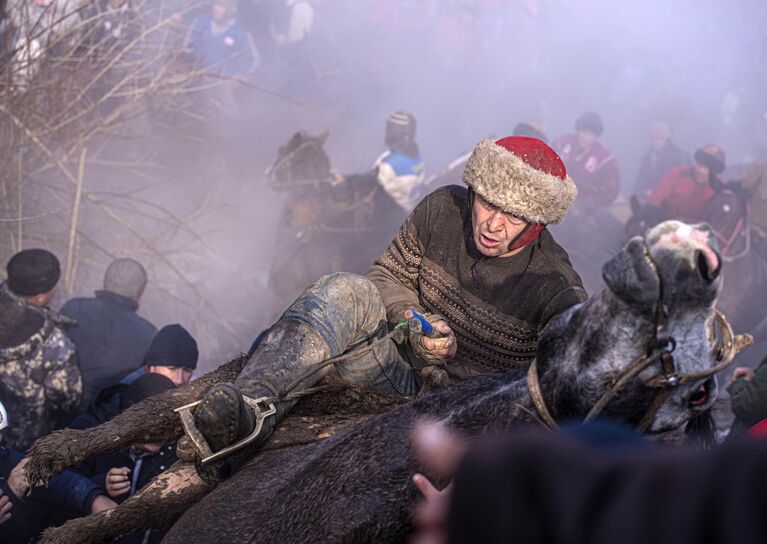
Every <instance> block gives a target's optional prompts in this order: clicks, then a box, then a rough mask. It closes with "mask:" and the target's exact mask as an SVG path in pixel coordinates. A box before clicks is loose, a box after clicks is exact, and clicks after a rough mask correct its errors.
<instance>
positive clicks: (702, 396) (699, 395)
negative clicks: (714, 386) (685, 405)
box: [690, 385, 708, 406]
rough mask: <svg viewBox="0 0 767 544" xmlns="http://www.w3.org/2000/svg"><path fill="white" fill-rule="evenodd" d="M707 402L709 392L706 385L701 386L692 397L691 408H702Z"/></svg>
mask: <svg viewBox="0 0 767 544" xmlns="http://www.w3.org/2000/svg"><path fill="white" fill-rule="evenodd" d="M707 400H708V391H706V386H705V385H701V386H700V387H699V388H698V390H697V391H696V392H695V393H693V394H692V396H691V397H690V406H700V405H701V404H705V403H706V401H707Z"/></svg>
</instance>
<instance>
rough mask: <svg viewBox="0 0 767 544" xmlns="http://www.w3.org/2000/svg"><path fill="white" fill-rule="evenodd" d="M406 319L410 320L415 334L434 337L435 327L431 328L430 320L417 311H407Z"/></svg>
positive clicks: (410, 325) (409, 324) (411, 328)
mask: <svg viewBox="0 0 767 544" xmlns="http://www.w3.org/2000/svg"><path fill="white" fill-rule="evenodd" d="M405 318H406V319H407V320H408V326H409V327H410V330H412V331H413V332H414V333H416V334H425V335H426V336H433V335H434V332H435V331H434V327H432V326H431V323H429V320H428V319H426V318H425V317H424V316H422V315H421V314H419V313H418V312H416V311H415V310H407V311H406V312H405Z"/></svg>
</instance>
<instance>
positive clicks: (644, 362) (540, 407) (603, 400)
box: [527, 248, 753, 432]
mask: <svg viewBox="0 0 767 544" xmlns="http://www.w3.org/2000/svg"><path fill="white" fill-rule="evenodd" d="M645 257H646V258H647V259H648V260H649V262H650V263H651V264H652V266H653V268H654V270H655V273H656V274H657V277H658V280H659V281H660V274H659V273H658V267H657V264H656V263H655V262H654V261H653V260H652V259H651V258H650V255H649V252H648V251H647V250H646V248H645ZM655 314H656V315H655V331H656V332H655V341H654V344H653V347H652V348H651V349H650V350H649V353H648V354H647V355H644V356H640V357H637V358H635V359H634V360H633V361H632V363H631V364H630V365H629V366H627V367H626V368H625V369H624V370H623V371H622V372H621V373H620V374H618V376H616V378H615V379H614V380H613V382H612V385H611V386H610V388H609V389H608V390H607V391H605V393H604V394H603V395H602V397H600V399H599V400H598V401H597V402H596V403H595V404H594V406H593V407H592V408H591V410H590V411H589V413H588V414H587V415H586V417H585V418H584V421H589V420H591V419H594V418H595V417H597V416H599V414H601V413H602V411H603V410H604V409H605V407H606V406H607V404H608V403H609V402H610V401H611V400H612V399H613V398H615V396H616V395H617V394H618V393H620V392H621V390H623V388H624V387H625V386H626V384H627V383H628V382H629V381H631V380H632V379H633V378H635V377H636V376H637V375H638V374H640V373H641V372H642V371H643V370H644V369H646V368H648V367H649V366H652V365H654V364H656V363H660V364H661V368H662V371H661V373H660V374H658V375H656V376H654V377H653V378H650V379H649V380H648V381H647V382H645V385H646V386H647V387H650V388H653V389H658V390H659V391H658V392H657V394H656V395H655V398H654V399H653V402H652V404H651V405H650V406H649V407H648V409H647V412H645V415H644V417H642V420H641V421H640V422H639V425H638V426H637V430H638V431H639V432H644V431H645V430H646V429H647V428H648V427H649V426H650V424H651V423H652V421H653V419H654V418H655V415H656V414H657V413H658V410H660V407H661V406H663V403H664V402H666V400H667V399H668V397H669V396H670V395H671V393H672V392H673V390H674V389H675V388H676V387H678V386H680V385H684V384H688V383H692V382H696V381H699V380H702V379H705V378H709V377H710V376H713V375H714V374H716V373H718V372H720V371H722V370H724V369H725V368H727V366H729V364H730V363H731V362H732V360H733V358H734V357H735V355H736V354H737V353H738V352H739V351H740V350H741V349H743V347H745V346H747V345H749V344H750V343H751V341H753V339H752V338H750V337H749V335H743V336H735V334H734V333H733V331H732V326H731V325H730V323H729V322H728V321H727V318H726V317H725V315H724V314H723V313H722V312H721V311H719V310H718V309H716V308H715V309H714V322H715V324H716V325H717V326H718V328H719V332H720V335H721V339H720V342H719V345H718V346H717V347H716V354H715V358H716V361H717V364H716V365H715V366H713V367H712V368H710V369H708V370H703V371H701V372H690V373H679V372H677V371H676V367H675V365H674V355H673V353H674V350H675V348H676V340H675V339H674V338H673V337H672V336H666V335H664V334H663V332H664V331H665V329H666V320H667V318H668V309H667V308H666V306H665V305H664V304H663V290H662V283H661V290H660V293H659V296H658V302H657V303H656V312H655ZM527 387H528V390H529V393H530V398H531V400H532V401H533V405H534V406H535V409H536V410H537V412H538V415H539V416H540V418H541V419H542V420H543V423H544V424H545V425H546V426H547V427H548V428H549V429H551V430H555V429H557V428H558V425H557V422H556V420H555V419H554V418H553V417H552V415H551V412H550V411H549V409H548V406H547V405H546V401H545V400H544V398H543V392H542V390H541V384H540V379H539V376H538V367H537V364H536V360H533V362H532V364H531V365H530V368H529V369H528V372H527Z"/></svg>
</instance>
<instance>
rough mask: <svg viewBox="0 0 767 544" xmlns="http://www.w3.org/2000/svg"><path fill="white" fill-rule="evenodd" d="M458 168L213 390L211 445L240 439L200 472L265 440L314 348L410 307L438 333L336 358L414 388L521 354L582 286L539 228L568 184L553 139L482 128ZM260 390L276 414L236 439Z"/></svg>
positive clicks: (566, 201) (353, 343)
mask: <svg viewBox="0 0 767 544" xmlns="http://www.w3.org/2000/svg"><path fill="white" fill-rule="evenodd" d="M463 179H464V181H465V183H466V184H467V185H468V189H467V188H465V187H458V186H448V187H444V188H441V189H438V190H436V191H434V192H433V193H431V194H430V195H428V196H426V198H424V200H422V201H421V202H420V204H418V205H417V206H416V208H415V210H414V211H413V212H412V214H411V215H410V216H409V217H408V219H407V220H406V221H405V223H404V224H403V225H402V227H401V228H400V231H399V234H398V235H397V236H396V238H395V239H394V241H393V242H392V243H391V244H390V245H389V247H388V249H387V250H386V251H385V252H384V254H383V255H381V256H380V257H379V258H378V260H376V262H375V264H374V265H373V267H372V268H371V269H370V271H369V272H368V274H367V277H362V276H357V275H354V274H348V273H337V274H332V275H329V276H325V277H323V278H320V279H319V280H318V281H317V282H316V283H315V284H314V285H312V286H310V287H309V288H308V289H307V290H306V291H305V292H304V293H303V294H302V295H301V296H300V297H299V298H298V299H297V300H296V301H295V302H294V303H293V304H292V305H291V306H290V307H289V308H288V309H287V311H286V312H285V313H284V314H283V315H282V317H281V318H280V320H279V321H277V323H275V324H274V326H272V328H271V330H270V331H269V333H268V334H267V335H266V336H265V337H264V338H263V340H262V341H261V343H260V344H259V345H258V347H257V348H256V350H255V352H254V353H253V355H252V357H251V358H250V361H249V363H248V364H247V365H246V367H245V368H244V369H243V371H242V373H241V374H240V376H239V377H238V378H237V380H236V381H235V383H234V384H219V385H216V386H214V387H213V388H211V389H210V391H209V392H208V393H207V394H206V396H205V398H204V399H203V401H202V402H201V404H200V405H198V407H197V408H196V411H195V413H194V417H195V425H196V427H197V429H198V430H199V431H200V432H201V433H202V435H203V436H204V438H205V440H206V441H207V443H208V446H209V448H210V450H211V451H213V452H216V451H220V450H222V449H223V448H226V447H229V446H232V445H233V444H237V448H240V446H243V447H242V448H240V449H239V451H238V452H237V453H234V454H233V455H230V456H229V457H226V458H225V459H223V460H222V461H218V462H216V463H209V464H208V465H207V466H205V467H204V468H203V470H201V471H200V472H201V475H202V476H203V478H205V479H206V480H207V481H209V482H215V481H217V480H219V479H220V478H223V477H226V476H228V475H229V474H230V473H231V471H232V470H234V469H236V468H237V466H238V465H239V464H240V463H241V462H243V461H244V460H245V459H246V458H247V457H248V456H249V455H250V453H252V451H253V448H255V447H257V446H258V445H259V444H261V443H263V441H264V440H265V439H266V437H267V436H269V434H270V433H271V431H272V430H273V428H274V426H275V424H276V423H277V422H278V421H279V420H280V419H282V418H283V417H284V415H285V413H286V412H287V411H288V410H289V409H290V408H291V407H292V405H293V404H294V403H295V400H287V399H285V396H286V395H287V394H289V393H295V392H299V391H303V390H305V389H306V388H308V387H311V386H312V385H314V384H315V383H316V382H317V381H318V380H320V379H321V378H322V376H323V375H324V374H326V373H327V372H329V371H330V367H329V366H325V367H321V366H320V364H321V363H322V362H323V361H325V360H326V359H329V358H331V357H335V356H338V355H340V354H342V353H346V352H348V351H350V350H353V349H355V348H358V347H359V346H364V345H368V344H369V343H370V342H371V341H375V340H376V339H380V338H382V337H384V336H385V335H387V333H388V332H389V331H390V330H392V328H393V327H395V326H397V324H398V323H400V322H401V321H403V320H404V319H406V315H408V314H407V312H408V311H409V310H414V311H416V312H418V313H420V314H423V315H424V316H425V317H426V319H427V320H428V321H429V322H430V324H431V325H432V326H433V328H434V330H435V331H437V332H438V334H437V335H436V336H427V335H423V334H420V333H417V332H415V331H413V330H411V331H410V332H409V343H408V345H406V346H404V347H403V346H398V345H397V344H395V343H394V341H392V340H389V339H386V340H385V341H382V342H380V343H378V344H377V345H376V346H375V347H374V348H371V349H368V350H363V351H357V352H356V353H354V354H353V355H351V356H350V357H348V358H347V359H345V360H344V361H342V362H337V363H336V364H335V365H334V366H333V368H334V369H335V371H336V372H337V373H338V374H339V375H340V376H341V377H342V378H344V379H346V380H349V381H352V382H357V383H366V384H371V385H373V386H375V387H377V388H379V389H381V390H384V391H388V392H391V393H396V394H400V395H403V396H413V395H415V394H416V393H418V390H419V387H420V386H421V379H422V378H421V374H419V371H421V370H422V369H424V368H426V367H431V366H434V365H437V366H439V367H443V368H444V371H445V372H446V375H447V376H448V377H449V380H452V381H458V380H463V379H465V378H467V377H469V376H472V375H475V374H481V373H486V372H500V371H504V370H509V369H515V368H516V369H520V371H523V370H525V369H526V368H527V367H528V365H529V364H530V362H531V361H532V359H533V357H534V355H535V350H536V346H537V342H538V338H539V335H540V333H541V331H542V330H543V328H544V327H545V326H546V324H547V323H548V322H549V321H550V320H551V318H552V317H554V316H555V315H557V314H558V313H560V312H561V311H563V310H565V309H566V308H569V307H570V306H572V305H574V304H577V303H579V302H582V301H583V300H585V298H586V294H585V291H584V290H583V287H582V285H581V281H580V278H579V277H578V274H577V273H576V272H575V270H573V268H572V266H571V265H570V261H569V258H568V255H567V253H566V252H565V250H564V249H562V248H561V247H560V246H559V245H558V244H557V243H556V242H555V241H554V239H553V238H552V236H551V234H550V233H549V231H548V230H547V229H546V225H547V224H550V223H558V222H560V221H561V220H562V219H563V217H564V216H565V214H566V212H567V210H568V208H569V207H570V205H571V204H572V202H573V200H575V197H576V195H577V190H576V188H575V184H574V183H573V181H572V180H571V179H570V178H569V177H568V176H567V173H566V171H565V166H564V164H563V163H562V161H561V160H560V158H559V156H558V155H557V154H556V152H554V150H553V149H551V148H550V147H549V146H548V145H546V144H545V143H544V142H542V141H541V140H538V139H535V138H528V137H516V136H515V137H508V138H503V139H501V140H498V141H493V140H483V141H481V142H480V143H479V144H478V145H477V147H476V148H475V150H474V152H473V153H472V156H471V158H470V159H469V160H468V162H467V164H466V169H465V171H464V174H463ZM245 397H247V398H248V400H246V399H245ZM263 397H266V398H268V399H270V400H269V401H266V405H263V406H267V405H268V404H269V402H273V403H274V407H275V408H276V413H275V414H274V415H273V416H268V417H266V419H265V420H264V422H263V428H262V431H261V432H260V434H259V436H258V439H257V440H254V441H252V442H250V443H248V444H247V447H244V444H243V442H242V439H243V438H244V437H246V436H248V435H249V434H251V433H252V431H253V429H254V425H255V421H256V418H257V416H258V415H259V413H260V411H259V409H254V408H253V406H252V402H253V400H255V399H259V398H263ZM249 402H250V403H249ZM202 450H203V451H201V452H198V454H202V453H203V452H204V448H202Z"/></svg>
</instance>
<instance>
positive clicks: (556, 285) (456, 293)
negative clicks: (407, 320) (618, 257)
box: [368, 186, 586, 379]
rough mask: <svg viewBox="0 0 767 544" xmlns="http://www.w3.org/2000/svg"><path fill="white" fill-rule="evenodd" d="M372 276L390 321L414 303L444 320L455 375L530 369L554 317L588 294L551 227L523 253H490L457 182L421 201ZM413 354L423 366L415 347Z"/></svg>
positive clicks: (395, 320) (415, 363) (451, 370)
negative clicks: (480, 245) (479, 241)
mask: <svg viewBox="0 0 767 544" xmlns="http://www.w3.org/2000/svg"><path fill="white" fill-rule="evenodd" d="M368 278H369V279H370V280H371V281H373V283H375V285H376V287H377V288H378V290H379V291H380V293H381V296H382V297H383V300H384V303H385V304H386V312H387V319H388V321H389V324H390V326H393V325H394V324H396V323H398V322H399V321H400V320H402V319H403V316H404V312H405V310H407V309H408V308H413V309H416V310H417V311H422V312H426V313H434V314H439V315H440V316H442V317H444V318H445V320H446V321H447V323H448V324H449V325H450V327H451V328H452V330H453V331H454V332H455V335H456V339H457V341H458V351H457V353H456V356H455V358H454V359H452V360H451V361H450V362H449V363H448V364H447V367H446V368H447V370H448V373H449V374H450V375H451V378H453V379H463V378H466V377H468V376H470V375H472V374H477V373H485V372H498V371H503V370H509V369H512V368H525V367H527V366H528V365H529V363H530V362H531V361H532V358H533V357H534V356H535V349H536V346H537V342H538V337H539V335H540V334H541V332H542V331H543V328H544V327H545V326H546V324H547V323H548V322H549V320H550V319H551V318H552V317H554V316H555V315H557V314H558V313H560V312H562V311H563V310H565V309H567V308H569V307H570V306H572V305H573V304H577V303H579V302H582V301H584V300H585V299H586V292H585V290H584V289H583V286H582V284H581V280H580V278H579V277H578V274H577V273H576V272H575V270H574V269H573V267H572V265H571V264H570V260H569V258H568V255H567V252H566V251H565V250H564V249H563V248H562V247H560V246H559V245H558V244H557V243H556V242H555V241H554V239H553V238H552V236H551V234H550V233H549V231H548V230H547V229H544V230H543V231H541V233H540V234H539V235H538V237H537V238H536V240H535V241H534V242H533V243H531V244H529V245H528V246H526V247H525V249H523V250H522V251H521V252H520V253H517V254H516V255H513V256H511V257H485V256H483V255H482V254H481V253H480V252H479V251H478V250H477V248H476V246H475V245H474V240H473V237H472V234H471V211H470V209H469V204H468V190H467V189H466V188H463V187H458V186H448V187H444V188H441V189H438V190H436V191H434V192H433V193H431V194H430V195H428V196H427V197H426V198H424V200H422V201H421V203H420V204H418V206H416V208H415V210H413V212H412V214H411V215H410V217H408V219H407V220H406V221H405V223H404V224H403V225H402V227H401V228H400V231H399V234H398V235H397V237H396V238H395V239H394V241H393V242H392V243H391V244H390V245H389V247H388V248H387V249H386V252H385V253H384V254H383V255H382V256H381V257H379V258H378V259H377V260H376V262H375V264H374V265H373V266H372V267H371V268H370V270H369V271H368ZM408 350H409V348H408ZM406 356H407V357H408V359H409V361H410V362H411V364H413V366H414V367H416V368H421V367H423V366H424V363H423V361H420V360H418V359H417V358H416V356H415V354H414V353H413V352H412V350H409V351H408V353H407V354H406Z"/></svg>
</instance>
